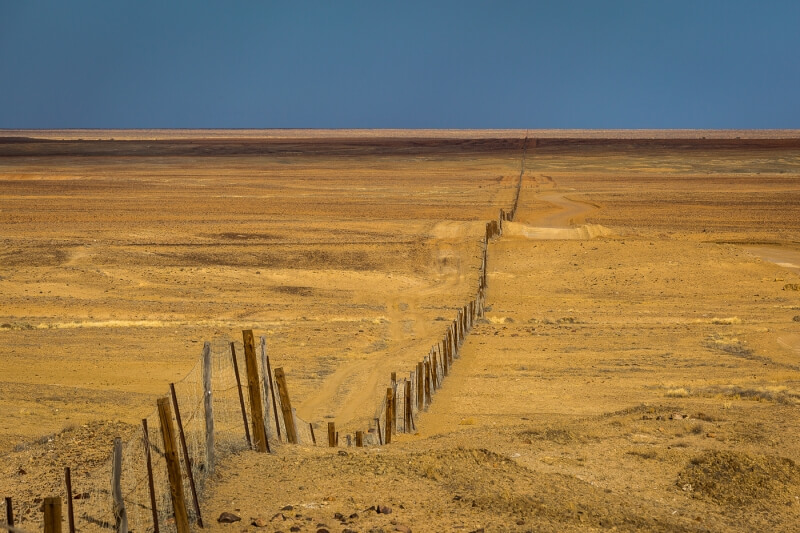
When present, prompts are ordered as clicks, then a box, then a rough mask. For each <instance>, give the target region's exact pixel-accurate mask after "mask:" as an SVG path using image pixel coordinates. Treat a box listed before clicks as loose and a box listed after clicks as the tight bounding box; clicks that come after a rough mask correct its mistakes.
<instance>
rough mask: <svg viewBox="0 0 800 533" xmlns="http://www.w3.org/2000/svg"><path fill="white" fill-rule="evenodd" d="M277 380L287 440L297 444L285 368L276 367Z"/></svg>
mask: <svg viewBox="0 0 800 533" xmlns="http://www.w3.org/2000/svg"><path fill="white" fill-rule="evenodd" d="M275 381H277V382H278V394H279V395H280V397H281V412H282V413H283V425H284V427H285V428H286V440H287V442H289V444H297V432H296V431H295V428H294V414H293V413H292V402H291V401H290V400H289V390H288V389H287V388H286V376H285V375H284V373H283V368H276V369H275Z"/></svg>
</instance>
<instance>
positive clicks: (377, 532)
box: [367, 527, 386, 533]
mask: <svg viewBox="0 0 800 533" xmlns="http://www.w3.org/2000/svg"><path fill="white" fill-rule="evenodd" d="M367 533H386V532H385V531H384V530H383V528H382V527H373V528H371V529H370V530H369V531H368V532H367Z"/></svg>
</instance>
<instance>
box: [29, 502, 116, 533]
mask: <svg viewBox="0 0 800 533" xmlns="http://www.w3.org/2000/svg"><path fill="white" fill-rule="evenodd" d="M42 510H43V511H44V533H61V498H59V497H56V496H54V497H50V498H45V499H44V503H42ZM126 531H127V530H126Z"/></svg>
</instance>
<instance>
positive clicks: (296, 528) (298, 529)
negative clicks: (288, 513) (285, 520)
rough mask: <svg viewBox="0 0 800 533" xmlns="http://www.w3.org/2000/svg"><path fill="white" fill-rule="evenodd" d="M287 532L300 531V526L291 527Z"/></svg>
mask: <svg viewBox="0 0 800 533" xmlns="http://www.w3.org/2000/svg"><path fill="white" fill-rule="evenodd" d="M289 531H300V526H292V527H290V528H289Z"/></svg>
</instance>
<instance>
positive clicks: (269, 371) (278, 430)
mask: <svg viewBox="0 0 800 533" xmlns="http://www.w3.org/2000/svg"><path fill="white" fill-rule="evenodd" d="M267 375H268V376H269V394H270V396H272V414H274V415H275V432H276V433H277V434H278V442H280V441H281V423H280V422H279V421H278V402H277V401H275V385H274V383H275V382H274V381H272V365H271V364H270V362H269V356H267Z"/></svg>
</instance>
